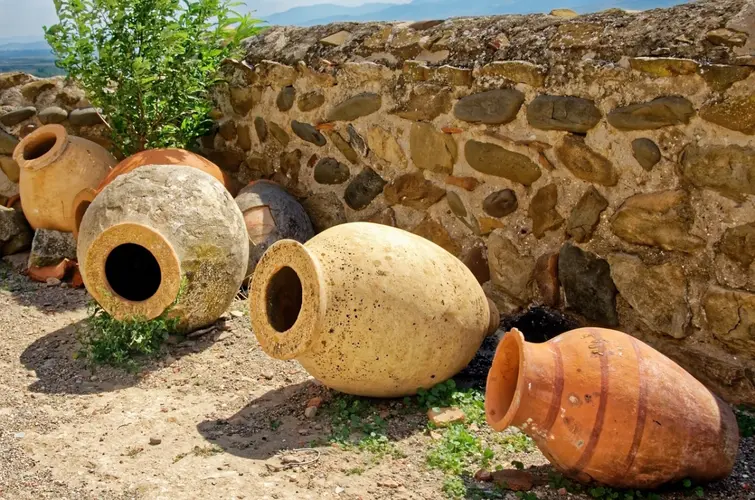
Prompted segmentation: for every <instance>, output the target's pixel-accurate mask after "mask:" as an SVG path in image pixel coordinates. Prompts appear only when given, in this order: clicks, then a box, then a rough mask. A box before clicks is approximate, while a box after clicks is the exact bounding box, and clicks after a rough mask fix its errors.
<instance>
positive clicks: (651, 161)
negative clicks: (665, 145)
mask: <svg viewBox="0 0 755 500" xmlns="http://www.w3.org/2000/svg"><path fill="white" fill-rule="evenodd" d="M632 154H633V155H634V158H635V159H636V160H637V163H639V164H640V166H641V167H642V168H644V169H645V170H647V171H650V170H652V168H653V167H654V166H655V165H656V164H658V162H659V161H661V150H660V148H659V147H658V145H657V144H656V143H654V142H653V141H652V140H650V139H648V138H645V137H643V138H640V139H635V140H633V141H632Z"/></svg>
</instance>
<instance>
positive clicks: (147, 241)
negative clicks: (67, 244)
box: [82, 222, 183, 320]
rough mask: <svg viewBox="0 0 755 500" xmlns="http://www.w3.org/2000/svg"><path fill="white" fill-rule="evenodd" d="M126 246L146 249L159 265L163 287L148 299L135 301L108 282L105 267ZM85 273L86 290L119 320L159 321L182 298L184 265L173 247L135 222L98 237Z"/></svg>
mask: <svg viewBox="0 0 755 500" xmlns="http://www.w3.org/2000/svg"><path fill="white" fill-rule="evenodd" d="M124 244H136V245H139V246H141V247H143V248H145V249H146V250H147V251H149V252H150V253H151V254H152V256H153V257H154V258H155V260H156V261H157V263H158V264H159V266H160V275H161V279H160V285H159V287H158V288H157V290H156V291H155V293H153V294H152V295H151V296H150V297H149V298H147V299H145V300H140V301H135V300H129V299H126V298H124V297H122V296H120V295H119V294H118V293H117V292H116V291H115V290H113V288H112V286H111V285H110V282H109V281H108V277H107V274H106V267H105V266H106V262H107V260H108V257H109V256H110V253H111V252H112V251H113V250H115V249H116V248H117V247H119V246H121V245H124ZM82 271H83V272H82V277H83V278H84V282H85V285H86V289H87V291H88V292H89V293H90V294H91V295H92V298H94V300H95V301H96V302H97V303H98V304H100V306H102V308H103V309H105V310H106V311H107V312H108V313H110V314H111V315H112V316H113V317H114V318H115V319H118V320H133V319H143V320H151V319H154V318H157V317H159V316H161V315H162V314H163V313H164V312H165V311H166V310H167V309H168V308H169V307H171V306H172V305H173V304H175V303H176V302H177V301H178V300H179V299H180V294H181V292H182V290H181V287H182V284H183V283H182V274H181V264H180V261H179V259H178V255H177V254H176V252H175V250H174V249H173V245H171V244H170V242H169V241H168V240H167V239H166V238H165V237H164V236H163V235H162V234H160V233H159V232H157V231H155V230H154V229H152V228H150V227H148V226H145V225H143V224H138V223H134V222H123V223H120V224H116V225H114V226H112V227H109V228H107V229H106V230H104V231H103V232H101V233H100V234H99V235H97V237H96V238H95V239H94V241H92V243H91V245H90V246H89V249H88V251H87V254H86V263H85V265H84V269H82ZM134 279H138V277H136V276H135V277H134Z"/></svg>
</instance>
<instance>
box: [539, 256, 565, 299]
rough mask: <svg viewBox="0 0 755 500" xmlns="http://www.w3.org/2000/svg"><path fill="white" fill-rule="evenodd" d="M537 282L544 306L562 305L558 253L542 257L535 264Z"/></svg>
mask: <svg viewBox="0 0 755 500" xmlns="http://www.w3.org/2000/svg"><path fill="white" fill-rule="evenodd" d="M535 282H536V283H537V289H538V291H539V292H540V299H541V300H542V301H543V304H545V305H546V306H549V307H558V306H559V305H560V304H561V282H560V281H559V279H558V253H546V254H543V255H541V256H540V257H539V258H538V259H537V262H536V263H535Z"/></svg>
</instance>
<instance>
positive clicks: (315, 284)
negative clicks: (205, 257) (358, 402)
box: [249, 222, 500, 397]
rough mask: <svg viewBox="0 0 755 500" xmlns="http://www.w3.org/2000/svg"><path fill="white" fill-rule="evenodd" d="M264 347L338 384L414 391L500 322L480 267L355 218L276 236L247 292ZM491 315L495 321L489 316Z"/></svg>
mask: <svg viewBox="0 0 755 500" xmlns="http://www.w3.org/2000/svg"><path fill="white" fill-rule="evenodd" d="M249 311H250V317H251V321H252V328H253V330H254V333H255V335H256V336H257V340H259V342H260V344H261V345H262V349H263V350H264V351H265V352H266V353H268V354H269V355H270V356H272V357H274V358H277V359H293V358H295V359H297V360H298V361H299V362H300V363H301V364H302V365H303V366H304V368H305V369H306V370H307V371H308V372H309V373H310V374H311V375H312V376H314V377H315V378H316V379H318V380H319V381H321V382H322V383H324V384H325V385H327V386H329V387H332V388H334V389H336V390H338V391H341V392H345V393H349V394H357V395H361V396H372V397H398V396H405V395H411V394H414V393H416V392H417V389H419V388H429V387H432V386H434V385H435V384H437V383H439V382H443V381H444V380H446V379H448V378H450V377H452V376H453V375H455V374H456V373H457V372H459V371H460V370H461V369H462V368H464V367H465V366H466V365H467V363H469V361H470V360H471V359H472V357H473V356H474V355H475V353H476V352H477V349H478V348H479V347H480V344H481V343H482V341H483V339H484V338H485V336H486V334H487V333H488V332H489V331H490V330H493V331H494V330H495V328H497V326H498V323H499V319H500V318H499V316H498V312H497V310H496V309H495V306H493V305H492V303H490V302H489V301H488V299H487V298H486V297H485V294H484V293H483V291H482V288H480V285H479V284H478V283H477V280H476V279H475V277H474V275H473V274H472V273H471V272H470V271H469V269H467V267H466V266H465V265H464V264H463V263H462V262H460V261H459V260H457V259H456V258H455V257H454V256H453V255H451V254H450V253H448V252H446V251H445V250H443V249H442V248H440V247H439V246H437V245H435V244H434V243H432V242H430V241H428V240H426V239H424V238H422V237H419V236H416V235H414V234H411V233H408V232H406V231H402V230H401V229H396V228H393V227H389V226H383V225H379V224H371V223H366V222H355V223H351V224H342V225H339V226H335V227H332V228H330V229H328V230H327V231H324V232H322V233H320V234H319V235H317V236H315V237H314V238H312V239H311V240H309V241H308V242H307V243H306V244H304V245H302V244H301V243H298V242H296V241H293V240H281V241H278V242H277V243H274V244H273V245H272V246H271V247H270V248H269V249H268V250H267V252H266V253H265V254H264V255H263V256H262V259H261V260H260V262H259V264H258V265H257V269H256V270H255V273H254V277H253V279H252V285H251V289H250V294H249ZM491 325H492V326H491Z"/></svg>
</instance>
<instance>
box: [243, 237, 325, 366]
mask: <svg viewBox="0 0 755 500" xmlns="http://www.w3.org/2000/svg"><path fill="white" fill-rule="evenodd" d="M286 269H288V271H286ZM281 272H284V273H285V274H283V275H282V274H281ZM291 272H293V273H294V275H295V278H296V279H298V286H299V287H300V292H301V303H300V305H299V309H298V311H297V316H296V319H295V320H294V321H293V324H290V323H291V317H290V316H289V317H288V318H285V319H284V323H282V324H279V326H280V327H281V328H285V330H283V331H281V329H279V328H276V326H275V325H274V324H273V323H275V322H277V321H276V320H273V319H271V312H273V311H278V310H280V309H282V307H279V306H280V305H281V304H279V303H276V301H277V300H278V299H277V298H276V297H279V296H280V295H279V294H282V295H283V296H285V297H288V298H290V297H292V296H295V294H296V290H295V287H296V286H297V283H296V280H294V276H292V275H291ZM322 276H323V272H322V269H321V267H320V263H319V262H318V261H317V260H316V259H315V258H314V257H313V256H312V255H311V254H310V253H309V251H308V250H307V248H306V247H305V246H304V245H302V244H301V243H299V242H298V241H294V240H288V239H284V240H280V241H277V242H275V243H274V244H273V245H271V246H270V248H269V249H268V250H267V251H266V252H265V253H264V255H263V256H262V258H261V259H260V262H259V263H258V264H257V267H256V268H255V270H254V275H253V276H252V282H251V285H250V287H249V301H248V305H249V318H250V320H251V323H252V330H253V331H254V334H255V336H256V337H257V340H258V341H259V343H260V346H261V347H262V350H263V351H265V353H267V354H268V355H269V356H271V357H273V358H276V359H294V358H296V357H299V356H301V355H302V354H304V353H305V352H307V351H309V350H311V349H312V347H313V345H314V343H315V342H316V341H317V339H318V337H319V333H320V328H321V326H322V324H323V318H324V314H325V310H326V308H327V304H326V294H325V290H324V287H323V285H322V283H323V278H322ZM278 279H282V280H283V281H286V280H288V282H287V283H284V284H283V285H280V283H278V282H276V280H278ZM291 280H294V281H291ZM278 286H282V289H278V290H273V288H275V287H278Z"/></svg>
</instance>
